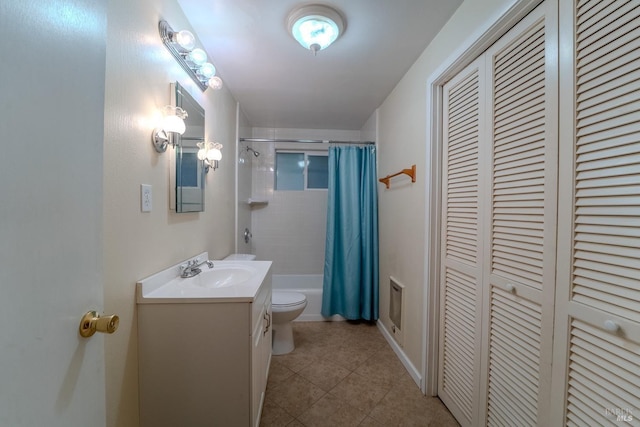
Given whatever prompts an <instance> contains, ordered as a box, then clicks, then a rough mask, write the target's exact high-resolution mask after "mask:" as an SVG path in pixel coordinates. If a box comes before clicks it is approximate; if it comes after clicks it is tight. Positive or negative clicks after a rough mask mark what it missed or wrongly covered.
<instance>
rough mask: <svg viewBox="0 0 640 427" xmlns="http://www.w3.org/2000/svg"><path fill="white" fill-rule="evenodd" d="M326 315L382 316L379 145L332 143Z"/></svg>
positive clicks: (326, 270)
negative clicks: (380, 299)
mask: <svg viewBox="0 0 640 427" xmlns="http://www.w3.org/2000/svg"><path fill="white" fill-rule="evenodd" d="M323 280H324V281H323V293H322V315H323V316H326V317H329V316H332V315H334V314H339V315H341V316H343V317H345V318H347V319H350V320H358V319H364V320H368V321H374V320H377V319H378V195H377V181H376V151H375V147H374V146H332V147H329V197H328V206H327V240H326V246H325V261H324V279H323Z"/></svg>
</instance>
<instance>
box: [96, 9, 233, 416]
mask: <svg viewBox="0 0 640 427" xmlns="http://www.w3.org/2000/svg"><path fill="white" fill-rule="evenodd" d="M161 18H164V19H166V20H167V21H168V22H169V23H170V24H171V26H172V27H174V28H175V29H183V28H188V27H189V25H188V22H187V21H186V19H185V17H184V15H183V13H182V11H181V9H180V8H179V6H178V5H177V2H176V1H175V0H138V1H134V2H132V1H128V0H112V1H110V2H109V11H108V40H107V64H106V94H105V140H104V236H105V247H104V257H105V258H104V269H105V271H104V273H105V289H104V296H105V304H104V305H105V306H104V310H105V312H107V313H117V314H118V315H119V316H120V328H119V330H118V332H117V333H115V334H114V335H112V336H108V337H106V338H105V347H106V348H105V354H106V378H107V388H106V399H107V425H108V426H114V427H115V426H117V427H129V426H131V427H135V426H137V425H138V382H137V375H138V373H137V363H138V362H137V349H136V346H137V336H136V310H135V307H136V306H135V298H134V288H135V283H136V281H137V280H139V279H141V278H144V277H146V276H148V275H151V274H153V273H155V272H158V271H160V270H162V269H164V268H166V267H168V266H170V265H172V264H175V263H177V262H179V261H181V260H183V259H186V258H188V257H190V256H192V255H195V254H197V253H200V252H202V251H209V255H210V257H211V258H221V257H224V256H225V255H227V254H228V253H230V252H233V250H234V225H235V224H234V223H235V218H234V214H235V209H234V206H235V176H234V175H235V172H234V167H235V154H234V151H235V148H234V147H235V137H236V124H235V121H236V101H235V100H234V99H233V97H232V96H231V94H230V93H229V92H228V91H227V90H226V89H223V90H221V91H215V92H214V91H212V90H207V91H206V92H205V93H204V94H203V93H202V92H201V91H200V90H199V89H198V88H197V87H196V86H195V85H194V84H193V83H192V82H191V80H190V79H188V78H187V77H186V74H185V73H184V71H182V69H181V68H179V66H178V64H177V63H176V62H175V60H174V59H173V58H172V57H171V56H170V54H169V53H168V51H167V50H166V49H165V47H164V46H163V45H162V42H161V40H160V37H159V35H158V30H157V26H158V21H159V19H161ZM214 61H215V58H214ZM222 77H223V78H224V76H222ZM175 81H179V82H180V83H181V84H183V85H184V86H185V87H187V89H188V91H189V92H190V93H191V94H192V95H193V96H194V98H196V100H198V101H199V102H200V104H201V105H202V106H203V107H204V108H205V111H206V136H207V138H208V139H209V140H214V141H217V142H220V143H222V144H224V148H223V150H222V152H223V158H222V161H221V162H220V168H219V169H218V170H216V171H215V172H209V174H208V175H207V177H206V190H205V192H206V199H205V206H206V208H205V212H202V213H184V214H176V213H173V212H170V211H169V188H168V185H169V154H168V153H164V154H158V153H156V152H155V151H154V149H153V146H152V144H151V139H150V137H151V132H152V130H153V128H154V127H155V124H156V122H157V120H158V118H159V114H158V111H159V109H160V108H162V107H163V106H164V105H166V104H168V103H169V102H170V91H169V84H170V83H171V82H175ZM171 149H172V148H169V150H171ZM140 184H151V185H152V186H153V210H152V212H149V213H142V212H141V211H140Z"/></svg>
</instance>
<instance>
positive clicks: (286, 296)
mask: <svg viewBox="0 0 640 427" xmlns="http://www.w3.org/2000/svg"><path fill="white" fill-rule="evenodd" d="M306 299H307V297H306V296H305V295H304V294H301V293H300V292H280V291H278V292H273V293H272V294H271V305H277V306H280V307H286V306H292V305H300V304H302V303H304V302H305V301H306Z"/></svg>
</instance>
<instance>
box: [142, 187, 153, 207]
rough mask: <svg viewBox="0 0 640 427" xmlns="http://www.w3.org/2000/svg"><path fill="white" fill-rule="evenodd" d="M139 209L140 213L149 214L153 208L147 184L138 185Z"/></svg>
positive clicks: (149, 188)
mask: <svg viewBox="0 0 640 427" xmlns="http://www.w3.org/2000/svg"><path fill="white" fill-rule="evenodd" d="M140 208H141V209H142V212H151V209H152V208H153V198H152V194H151V185H149V184H140Z"/></svg>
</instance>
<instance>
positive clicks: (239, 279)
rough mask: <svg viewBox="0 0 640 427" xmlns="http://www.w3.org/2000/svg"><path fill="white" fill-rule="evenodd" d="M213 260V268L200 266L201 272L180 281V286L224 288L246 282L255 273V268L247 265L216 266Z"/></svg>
mask: <svg viewBox="0 0 640 427" xmlns="http://www.w3.org/2000/svg"><path fill="white" fill-rule="evenodd" d="M216 264H217V263H216V262H215V261H214V263H213V268H209V267H207V266H206V265H204V266H202V267H201V269H202V273H200V274H198V275H197V276H194V277H191V278H189V279H184V280H183V281H182V282H180V286H184V287H190V286H199V287H203V288H226V287H227V286H234V285H239V284H241V283H244V282H246V281H247V280H249V279H250V278H251V277H252V276H254V275H255V274H256V269H255V268H252V267H249V266H247V265H241V264H238V265H225V266H220V267H218V266H217V265H216Z"/></svg>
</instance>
